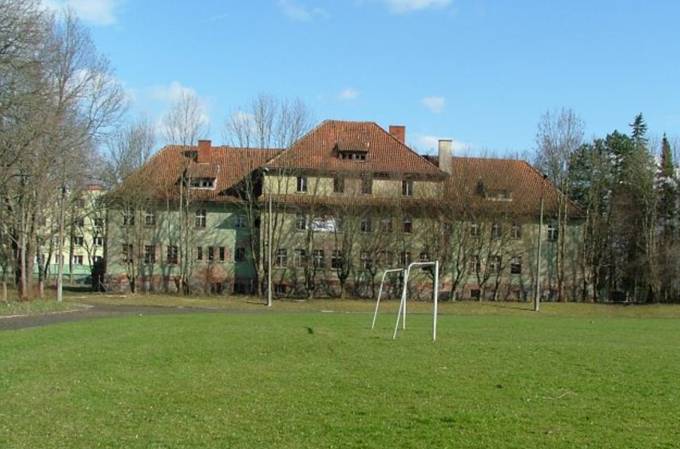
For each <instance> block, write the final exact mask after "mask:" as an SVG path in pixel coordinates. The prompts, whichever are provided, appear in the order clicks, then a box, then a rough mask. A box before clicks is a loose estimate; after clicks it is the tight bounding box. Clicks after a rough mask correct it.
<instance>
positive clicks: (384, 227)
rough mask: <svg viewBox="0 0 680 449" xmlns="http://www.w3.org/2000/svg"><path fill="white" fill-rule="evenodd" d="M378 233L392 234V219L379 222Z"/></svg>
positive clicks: (388, 218)
mask: <svg viewBox="0 0 680 449" xmlns="http://www.w3.org/2000/svg"><path fill="white" fill-rule="evenodd" d="M380 232H392V217H387V218H383V219H381V220H380Z"/></svg>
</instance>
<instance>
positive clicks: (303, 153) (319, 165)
mask: <svg viewBox="0 0 680 449" xmlns="http://www.w3.org/2000/svg"><path fill="white" fill-rule="evenodd" d="M351 150H355V151H360V152H364V151H366V152H367V153H366V160H365V161H358V160H348V159H341V158H339V157H338V156H337V152H338V151H351ZM266 165H267V167H271V168H275V169H276V168H278V169H296V170H309V171H323V172H334V171H338V172H349V173H357V174H359V173H367V172H368V173H371V172H373V173H375V172H384V173H394V174H399V175H403V174H414V175H421V176H431V177H440V178H444V177H446V174H445V173H443V172H442V171H441V170H439V169H438V168H437V166H435V165H434V164H432V163H431V162H430V161H428V160H427V159H425V158H424V157H423V156H420V155H419V154H417V153H416V152H414V151H413V150H411V149H410V148H409V147H408V146H406V145H405V144H403V143H401V142H400V141H399V140H397V139H396V138H395V137H394V136H392V135H391V134H390V133H388V132H387V131H385V130H384V129H383V128H381V127H380V126H378V125H377V124H376V123H373V122H349V121H336V120H326V121H324V122H322V123H321V124H320V125H319V126H317V127H316V128H315V129H313V130H312V131H310V132H309V133H307V134H306V135H305V136H303V137H302V138H301V139H300V140H298V141H297V142H296V143H295V144H294V145H293V146H292V148H291V149H290V150H287V151H285V152H283V153H281V154H280V155H278V156H277V157H276V158H274V159H273V160H272V161H270V162H268V163H267V164H266Z"/></svg>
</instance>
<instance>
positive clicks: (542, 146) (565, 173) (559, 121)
mask: <svg viewBox="0 0 680 449" xmlns="http://www.w3.org/2000/svg"><path fill="white" fill-rule="evenodd" d="M584 128H585V124H584V122H583V120H581V118H579V117H578V116H577V115H576V113H575V112H574V111H572V110H571V109H561V110H559V111H556V112H551V111H548V112H546V113H545V114H543V116H542V117H541V120H540V121H539V124H538V130H537V132H536V161H535V165H536V167H538V168H539V169H540V170H541V171H542V172H543V173H545V174H546V175H547V176H548V178H549V179H550V180H551V181H552V183H553V184H554V185H555V186H556V187H557V189H558V191H559V192H558V198H557V203H558V204H557V217H556V221H557V226H558V242H557V246H558V250H557V252H556V258H555V263H556V267H555V268H556V276H557V297H558V300H560V301H562V300H564V284H565V266H566V262H567V261H566V260H565V259H566V257H567V255H566V252H567V247H566V240H567V238H566V237H567V225H568V223H569V218H570V217H569V211H570V206H571V203H570V201H569V197H568V195H569V193H570V192H569V163H570V162H571V160H572V158H573V156H574V153H575V152H576V150H578V148H579V147H580V146H581V145H582V144H583V135H584Z"/></svg>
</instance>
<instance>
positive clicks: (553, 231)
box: [548, 224, 559, 242]
mask: <svg viewBox="0 0 680 449" xmlns="http://www.w3.org/2000/svg"><path fill="white" fill-rule="evenodd" d="M558 237H559V231H558V229H557V226H555V225H554V224H549V225H548V241H549V242H556V241H557V238H558Z"/></svg>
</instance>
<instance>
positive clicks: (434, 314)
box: [392, 260, 439, 341]
mask: <svg viewBox="0 0 680 449" xmlns="http://www.w3.org/2000/svg"><path fill="white" fill-rule="evenodd" d="M431 266H434V280H433V283H434V288H433V290H434V291H433V297H434V298H433V299H434V301H433V304H434V307H433V308H432V341H437V303H438V301H439V261H438V260H435V261H434V262H412V263H411V264H409V266H408V267H407V268H406V274H405V275H404V289H403V291H402V293H401V302H400V303H399V312H397V323H396V324H395V326H394V335H392V340H395V339H396V338H397V332H399V320H401V325H402V329H406V296H407V291H408V278H409V275H410V274H411V268H413V267H431Z"/></svg>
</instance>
